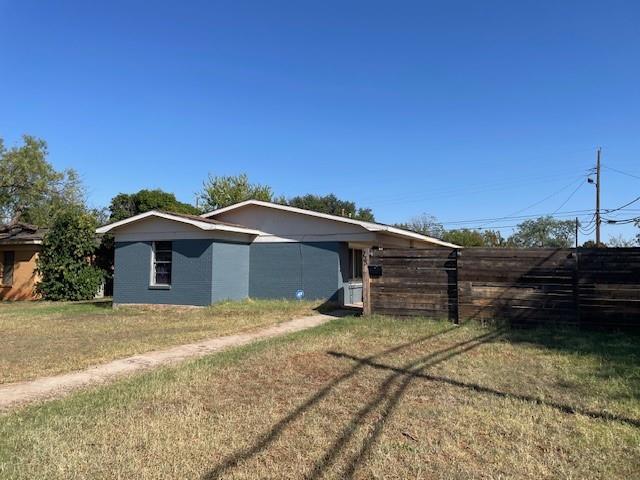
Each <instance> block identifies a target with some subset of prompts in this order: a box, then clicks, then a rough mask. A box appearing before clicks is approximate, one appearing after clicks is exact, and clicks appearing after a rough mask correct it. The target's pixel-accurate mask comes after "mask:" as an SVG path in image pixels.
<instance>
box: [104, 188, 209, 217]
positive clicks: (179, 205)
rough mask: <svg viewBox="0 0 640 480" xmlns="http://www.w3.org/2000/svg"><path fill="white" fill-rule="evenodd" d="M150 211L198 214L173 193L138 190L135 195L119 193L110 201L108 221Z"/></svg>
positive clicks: (197, 211) (194, 208) (157, 190)
mask: <svg viewBox="0 0 640 480" xmlns="http://www.w3.org/2000/svg"><path fill="white" fill-rule="evenodd" d="M150 210H165V211H168V212H175V213H186V214H189V215H197V214H199V213H200V210H198V209H197V208H196V207H194V206H193V205H190V204H188V203H183V202H180V201H178V199H176V196H175V195H174V194H173V193H169V192H165V191H162V190H160V189H155V190H146V189H143V190H140V191H138V192H136V193H119V194H118V195H116V196H115V197H113V198H112V199H111V204H110V205H109V211H110V212H111V214H110V216H109V220H110V221H112V222H117V221H118V220H122V219H124V218H128V217H132V216H134V215H138V214H140V213H144V212H148V211H150Z"/></svg>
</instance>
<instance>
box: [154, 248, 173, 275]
mask: <svg viewBox="0 0 640 480" xmlns="http://www.w3.org/2000/svg"><path fill="white" fill-rule="evenodd" d="M171 257H172V245H171V242H153V272H152V277H151V281H152V283H153V285H171Z"/></svg>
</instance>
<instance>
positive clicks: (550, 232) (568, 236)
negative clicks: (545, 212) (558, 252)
mask: <svg viewBox="0 0 640 480" xmlns="http://www.w3.org/2000/svg"><path fill="white" fill-rule="evenodd" d="M575 226H576V224H575V222H574V221H573V220H557V219H555V218H553V217H551V216H546V217H539V218H537V219H535V220H526V221H524V222H522V223H521V224H519V225H518V227H517V229H516V231H515V232H514V234H513V235H512V236H511V237H509V240H508V243H509V245H510V246H514V247H520V248H531V247H555V248H570V247H571V246H573V243H574V241H575Z"/></svg>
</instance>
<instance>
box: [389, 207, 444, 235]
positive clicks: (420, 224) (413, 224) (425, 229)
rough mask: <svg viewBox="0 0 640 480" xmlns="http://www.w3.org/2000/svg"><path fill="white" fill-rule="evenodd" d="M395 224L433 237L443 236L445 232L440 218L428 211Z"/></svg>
mask: <svg viewBox="0 0 640 480" xmlns="http://www.w3.org/2000/svg"><path fill="white" fill-rule="evenodd" d="M395 226H396V227H398V228H402V229H404V230H410V231H412V232H416V233H421V234H422V235H427V236H428V237H433V238H442V237H444V234H445V229H444V227H443V226H442V224H441V223H440V222H439V221H438V219H437V218H436V217H434V216H433V215H428V214H426V213H423V214H422V215H418V216H417V217H413V218H412V219H411V220H409V221H408V222H405V223H397V224H396V225H395Z"/></svg>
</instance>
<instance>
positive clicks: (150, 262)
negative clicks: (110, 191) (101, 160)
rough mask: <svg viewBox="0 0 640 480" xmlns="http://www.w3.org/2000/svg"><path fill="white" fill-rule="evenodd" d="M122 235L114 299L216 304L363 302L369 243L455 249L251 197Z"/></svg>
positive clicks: (121, 229) (161, 216)
mask: <svg viewBox="0 0 640 480" xmlns="http://www.w3.org/2000/svg"><path fill="white" fill-rule="evenodd" d="M107 232H109V233H113V234H114V236H115V242H116V249H115V272H114V294H113V297H114V304H120V303H152V304H153V303H159V304H182V305H209V304H211V303H215V302H217V301H220V300H227V299H241V298H247V297H252V298H296V295H300V294H301V293H303V294H304V298H307V299H325V300H328V301H334V302H342V303H345V304H357V303H359V302H360V301H361V290H362V249H364V248H368V247H374V248H385V247H409V248H427V247H434V246H443V247H455V245H452V244H450V243H447V242H443V241H441V240H438V239H435V238H431V237H427V236H424V235H420V234H418V233H415V232H410V231H407V230H402V229H399V228H395V227H391V226H388V225H382V224H378V223H371V222H363V221H360V220H354V219H351V218H345V217H339V216H335V215H327V214H324V213H318V212H313V211H309V210H302V209H299V208H294V207H288V206H284V205H278V204H274V203H268V202H261V201H257V200H249V201H246V202H241V203H238V204H235V205H232V206H230V207H226V208H221V209H219V210H216V211H213V212H210V213H206V214H204V215H202V216H200V217H197V216H192V215H182V214H175V213H167V212H159V211H151V212H146V213H143V214H140V215H136V216H134V217H131V218H128V219H125V220H121V221H119V222H115V223H112V224H110V225H106V226H104V227H101V228H99V229H98V230H97V233H100V234H102V233H107Z"/></svg>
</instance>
